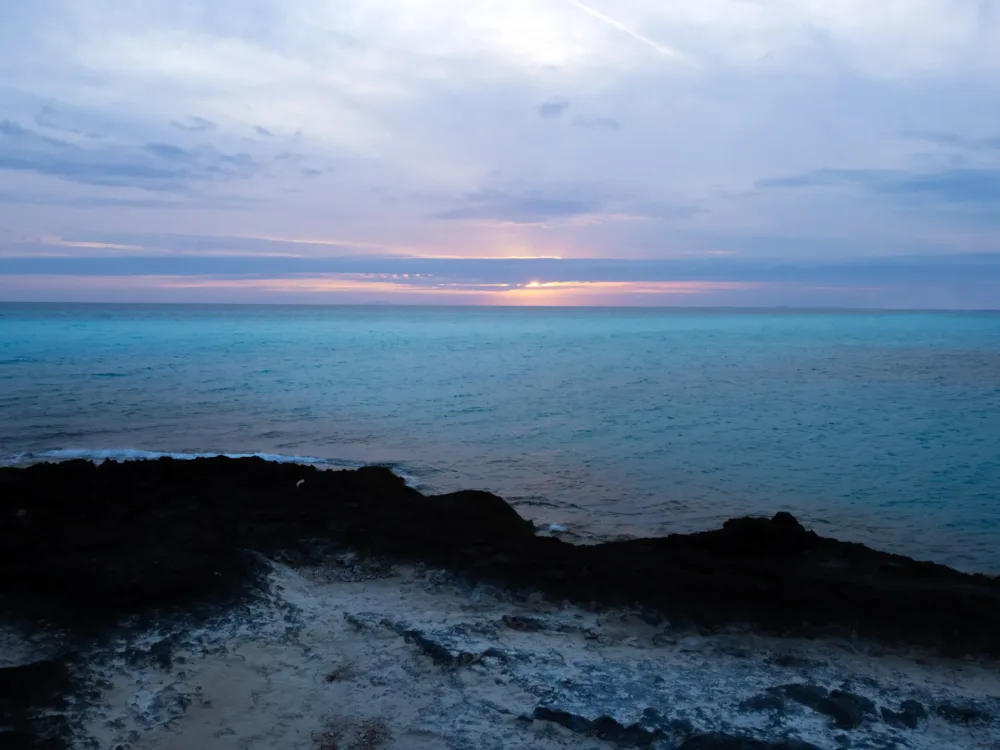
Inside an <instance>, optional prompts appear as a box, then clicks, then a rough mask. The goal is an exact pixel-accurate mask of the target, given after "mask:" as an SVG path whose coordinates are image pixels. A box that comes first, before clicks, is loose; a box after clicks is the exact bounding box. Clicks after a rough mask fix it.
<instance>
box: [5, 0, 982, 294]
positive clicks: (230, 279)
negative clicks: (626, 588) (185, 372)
mask: <svg viewBox="0 0 1000 750" xmlns="http://www.w3.org/2000/svg"><path fill="white" fill-rule="evenodd" d="M0 15H2V23H0V48H2V49H3V54H2V55H0V299H5V300H116V301H117V300H161V301H171V300H176V301H275V302H403V303H416V302H429V303H475V304H484V303H485V304H653V305H660V304H682V305H818V306H860V307H953V308H969V307H972V308H982V307H994V308H995V307H1000V3H997V2H996V0H880V2H872V0H698V2H674V1H673V0H580V1H578V0H88V2H79V1H78V0H32V2H22V1H21V0H0Z"/></svg>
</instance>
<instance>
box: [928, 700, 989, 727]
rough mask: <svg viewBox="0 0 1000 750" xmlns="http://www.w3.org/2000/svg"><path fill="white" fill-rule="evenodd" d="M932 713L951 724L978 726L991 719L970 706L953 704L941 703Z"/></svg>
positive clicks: (981, 711) (978, 709)
mask: <svg viewBox="0 0 1000 750" xmlns="http://www.w3.org/2000/svg"><path fill="white" fill-rule="evenodd" d="M934 713H936V714H937V715H938V716H940V717H941V718H942V719H944V720H945V721H948V722H951V723H952V724H979V723H983V722H987V721H990V719H991V718H992V717H991V716H990V715H989V714H988V713H987V712H986V711H983V710H982V709H981V708H977V707H976V706H972V705H964V706H960V705H958V704H955V703H941V704H939V705H937V706H935V708H934Z"/></svg>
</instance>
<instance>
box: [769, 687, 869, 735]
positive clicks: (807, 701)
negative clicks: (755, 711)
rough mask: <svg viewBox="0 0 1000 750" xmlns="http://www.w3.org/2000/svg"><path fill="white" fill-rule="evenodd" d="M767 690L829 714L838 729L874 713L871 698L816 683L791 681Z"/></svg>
mask: <svg viewBox="0 0 1000 750" xmlns="http://www.w3.org/2000/svg"><path fill="white" fill-rule="evenodd" d="M768 692H769V693H771V694H772V695H774V696H785V697H786V698H789V699H791V700H793V701H795V702H796V703H801V704H802V705H803V706H808V707H809V708H811V709H813V710H814V711H817V712H819V713H821V714H825V715H826V716H829V717H830V718H832V719H833V721H834V724H836V726H837V728H839V729H856V728H858V727H859V726H861V723H862V722H863V721H864V718H865V716H875V715H876V708H875V704H874V703H873V702H872V701H871V700H869V699H868V698H865V697H864V696H861V695H855V694H854V693H848V692H846V691H844V690H834V691H832V692H828V691H827V689H826V688H823V687H820V686H818V685H808V684H805V683H793V684H791V685H781V686H779V687H775V688H770V690H769V691H768ZM751 700H753V699H751ZM758 704H760V705H763V701H761V700H759V699H758Z"/></svg>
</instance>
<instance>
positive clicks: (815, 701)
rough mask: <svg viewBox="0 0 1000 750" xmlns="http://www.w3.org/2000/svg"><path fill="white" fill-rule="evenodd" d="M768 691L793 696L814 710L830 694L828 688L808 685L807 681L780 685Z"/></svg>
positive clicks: (798, 701) (796, 700)
mask: <svg viewBox="0 0 1000 750" xmlns="http://www.w3.org/2000/svg"><path fill="white" fill-rule="evenodd" d="M768 692H773V693H777V694H779V695H784V696H785V697H787V698H791V699H792V700H793V701H795V702H796V703H801V704H802V705H803V706H808V707H809V708H811V709H813V710H816V709H817V707H818V706H819V704H820V703H821V702H822V701H823V700H825V699H826V697H827V695H829V692H828V691H827V689H826V688H824V687H820V686H819V685H807V684H805V683H793V684H791V685H781V686H779V687H774V688H770V689H769V690H768Z"/></svg>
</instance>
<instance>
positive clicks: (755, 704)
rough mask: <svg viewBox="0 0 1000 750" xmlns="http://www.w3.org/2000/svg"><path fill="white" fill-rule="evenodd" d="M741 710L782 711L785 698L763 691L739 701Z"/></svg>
mask: <svg viewBox="0 0 1000 750" xmlns="http://www.w3.org/2000/svg"><path fill="white" fill-rule="evenodd" d="M740 710H742V711H784V710H785V699H784V698H782V697H781V696H780V695H778V694H777V693H764V694H763V695H755V696H754V697H753V698H747V699H746V700H745V701H743V702H742V703H740Z"/></svg>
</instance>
